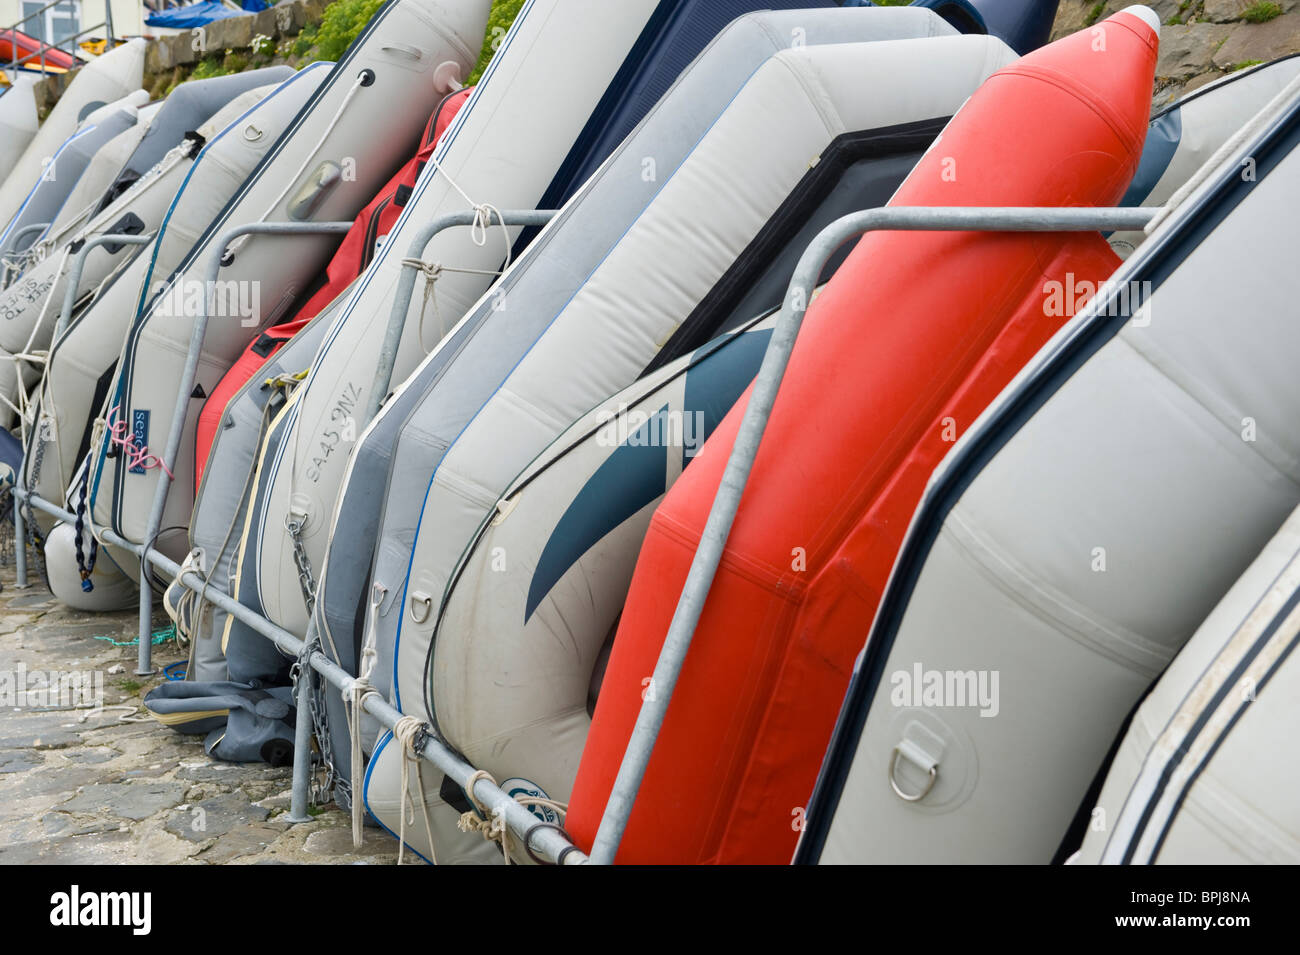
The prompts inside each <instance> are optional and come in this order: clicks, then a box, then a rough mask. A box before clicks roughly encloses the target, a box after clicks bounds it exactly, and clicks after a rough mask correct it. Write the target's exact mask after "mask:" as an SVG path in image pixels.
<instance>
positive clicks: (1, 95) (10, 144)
mask: <svg viewBox="0 0 1300 955" xmlns="http://www.w3.org/2000/svg"><path fill="white" fill-rule="evenodd" d="M5 75H7V76H8V77H9V85H8V86H7V87H5V88H4V89H0V169H5V170H12V169H13V168H14V166H15V164H16V163H17V162H18V158H19V157H20V156H21V155H22V154H23V151H24V150H25V149H26V148H27V144H28V143H30V142H31V141H32V137H34V136H35V135H36V130H37V129H38V128H40V121H39V120H38V119H37V117H36V97H35V96H34V95H33V93H32V89H33V87H35V86H36V84H37V83H38V82H40V77H38V76H34V75H33V74H31V73H19V74H17V75H16V76H15V75H13V74H5ZM7 175H8V173H6V176H7Z"/></svg>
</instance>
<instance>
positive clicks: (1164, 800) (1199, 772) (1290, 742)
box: [1070, 511, 1300, 865]
mask: <svg viewBox="0 0 1300 955" xmlns="http://www.w3.org/2000/svg"><path fill="white" fill-rule="evenodd" d="M1298 596H1300V511H1295V512H1292V514H1291V516H1290V517H1289V518H1288V519H1287V522H1286V523H1285V524H1283V525H1282V527H1281V529H1280V530H1279V531H1278V532H1277V534H1276V535H1275V536H1274V537H1273V539H1272V540H1271V541H1269V543H1268V545H1267V546H1266V547H1265V548H1264V550H1263V552H1262V553H1261V554H1260V555H1259V556H1258V557H1256V558H1255V561H1254V563H1252V564H1251V565H1250V567H1249V568H1248V569H1247V570H1246V572H1245V573H1244V574H1243V575H1242V576H1241V578H1240V579H1239V580H1238V581H1237V582H1236V583H1235V584H1234V585H1233V586H1232V589H1231V590H1229V591H1228V593H1227V594H1226V595H1225V596H1224V598H1223V599H1222V600H1221V601H1219V605H1218V606H1217V607H1215V608H1214V611H1213V612H1212V613H1211V614H1210V615H1209V616H1208V617H1206V619H1205V622H1204V623H1203V624H1201V626H1200V627H1199V628H1198V629H1197V631H1196V633H1195V634H1194V635H1193V636H1192V638H1191V639H1190V640H1188V641H1187V645H1186V646H1185V647H1183V649H1182V650H1181V651H1180V652H1179V654H1178V656H1177V657H1175V658H1174V661H1173V662H1172V663H1171V664H1170V665H1169V669H1168V670H1167V671H1166V672H1165V674H1164V676H1162V677H1161V678H1160V681H1159V682H1158V683H1156V685H1155V687H1154V688H1153V689H1152V691H1151V693H1150V695H1148V696H1147V698H1146V699H1145V700H1143V701H1142V705H1141V706H1139V707H1138V710H1137V713H1136V714H1134V716H1133V719H1132V721H1131V723H1130V725H1129V727H1128V731H1127V732H1126V733H1125V735H1124V741H1123V742H1122V743H1121V744H1120V746H1119V749H1118V750H1117V751H1116V754H1115V759H1114V761H1113V762H1112V764H1111V766H1110V770H1109V772H1108V774H1107V776H1106V782H1105V785H1104V786H1103V787H1102V790H1101V797H1100V799H1099V800H1098V802H1097V805H1096V806H1094V807H1092V810H1091V812H1090V814H1089V815H1090V819H1092V820H1097V822H1096V823H1094V824H1092V825H1090V826H1089V827H1088V832H1087V836H1086V837H1085V839H1084V842H1083V847H1082V848H1081V849H1080V851H1079V852H1078V853H1076V854H1075V855H1074V856H1073V857H1072V858H1071V859H1070V861H1071V862H1072V863H1075V864H1096V863H1102V864H1122V865H1153V864H1161V865H1179V864H1187V863H1194V864H1197V865H1205V864H1207V863H1208V864H1213V865H1243V864H1253V865H1286V864H1291V865H1294V864H1295V863H1296V862H1300V811H1298V810H1300V803H1297V801H1296V799H1295V798H1294V794H1295V788H1294V786H1293V785H1291V783H1292V780H1291V778H1290V777H1291V776H1293V775H1294V769H1293V768H1292V765H1291V763H1290V761H1289V760H1286V759H1278V758H1277V757H1278V754H1279V753H1286V752H1288V751H1291V750H1293V749H1294V747H1295V742H1294V737H1295V710H1296V701H1297V700H1300V667H1297V665H1296V664H1295V662H1294V661H1295V660H1296V659H1297V655H1296V654H1295V653H1294V652H1293V651H1294V650H1295V648H1296V644H1297V642H1300V639H1298V638H1300V621H1298V620H1297V615H1296V605H1297V603H1298V602H1300V601H1298V600H1297V597H1298ZM1103 824H1104V825H1103Z"/></svg>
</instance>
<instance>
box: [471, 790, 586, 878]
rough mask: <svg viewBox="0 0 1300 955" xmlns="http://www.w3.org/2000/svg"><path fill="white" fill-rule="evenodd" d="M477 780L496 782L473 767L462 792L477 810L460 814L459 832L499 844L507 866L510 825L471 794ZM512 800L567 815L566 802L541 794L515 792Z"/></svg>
mask: <svg viewBox="0 0 1300 955" xmlns="http://www.w3.org/2000/svg"><path fill="white" fill-rule="evenodd" d="M480 779H486V780H487V781H488V782H490V783H491V784H492V785H493V786H496V785H497V781H496V780H495V779H493V778H492V774H491V773H489V772H487V771H486V770H483V769H479V770H476V771H475V772H474V773H473V775H471V776H470V777H469V781H468V783H466V785H465V794H466V795H467V796H469V800H470V802H472V803H473V804H474V807H475V809H476V810H477V812H474V811H471V812H465V813H461V816H460V821H459V822H458V823H457V826H458V827H459V828H460V831H461V832H477V833H478V834H479V835H481V836H482V837H483V838H484V839H486V840H487V841H488V842H497V843H500V845H501V853H502V855H503V856H504V857H505V863H506V865H514V859H513V858H512V857H511V855H510V827H509V826H508V825H507V824H506V814H505V813H504V812H502V811H501V810H499V809H489V808H488V807H487V806H485V805H484V804H483V803H482V802H481V801H480V800H479V798H478V797H477V796H476V795H474V784H475V783H477V782H478V781H479V780H480ZM498 788H499V787H498ZM515 801H516V802H517V803H519V804H520V805H521V806H544V807H545V808H547V809H550V810H552V811H554V812H555V813H556V814H557V815H560V816H566V815H568V812H569V807H568V804H567V803H562V802H557V801H556V800H554V799H546V798H544V797H542V796H530V795H528V794H527V793H518V794H517V795H516V796H515Z"/></svg>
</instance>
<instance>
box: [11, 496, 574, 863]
mask: <svg viewBox="0 0 1300 955" xmlns="http://www.w3.org/2000/svg"><path fill="white" fill-rule="evenodd" d="M13 493H14V497H15V506H14V516H15V519H16V520H15V530H14V550H15V553H16V554H18V555H22V554H24V552H25V548H24V546H23V541H22V537H21V533H20V532H21V527H20V525H19V523H18V521H20V520H21V518H20V516H19V515H20V514H21V508H20V507H18V504H20V503H22V502H28V503H30V504H31V505H32V506H33V507H35V508H37V509H38V510H41V511H44V512H45V513H46V514H49V515H50V516H52V517H56V518H58V519H60V520H63V521H74V520H76V515H74V514H72V513H71V512H70V511H68V510H66V509H64V508H61V507H58V506H56V505H54V504H51V503H50V502H49V501H46V500H45V499H43V498H41V497H40V496H38V495H36V494H34V493H32V492H29V491H26V490H24V489H22V488H15V489H14V492H13ZM99 533H100V536H101V537H102V538H103V539H104V540H105V541H107V542H108V543H109V544H112V545H114V546H115V547H121V548H124V549H126V550H129V551H130V552H132V553H134V554H137V555H139V556H140V557H141V558H142V559H143V560H145V561H148V562H149V563H151V564H153V565H154V566H155V567H157V568H158V569H159V570H161V571H162V572H163V573H165V574H169V575H171V576H173V577H175V576H177V575H180V574H181V567H180V565H179V564H177V563H176V562H175V561H174V560H172V559H171V558H169V557H167V556H166V555H165V554H161V553H159V552H158V551H157V550H155V549H153V548H152V547H144V546H143V545H141V544H136V543H134V542H132V541H128V540H126V539H125V538H123V537H121V536H120V535H119V534H116V533H114V532H113V531H110V530H101V531H100V532H99ZM19 566H20V567H24V568H25V566H26V565H25V563H22V562H21V561H20V564H19ZM24 574H25V570H24ZM181 581H182V583H184V585H185V586H186V587H188V588H189V589H190V590H193V591H194V592H195V593H199V594H201V595H202V596H203V598H204V599H205V600H207V601H208V602H210V603H212V604H214V605H215V606H217V607H220V608H221V609H222V610H224V611H226V612H227V613H229V614H230V615H231V616H233V617H235V618H237V619H238V620H240V621H242V622H244V623H246V624H248V625H249V626H250V627H252V628H253V629H254V630H256V631H257V632H258V633H260V634H262V636H264V637H266V638H267V639H268V640H270V641H271V642H272V643H274V644H275V645H276V646H277V647H279V648H280V649H281V650H282V651H284V652H285V653H287V654H289V655H290V656H294V657H300V656H301V655H302V653H303V651H304V649H305V648H306V643H305V642H304V641H302V640H299V639H298V638H297V637H295V636H294V635H293V634H291V633H289V631H287V630H285V629H283V628H282V627H278V626H276V625H275V624H273V623H271V622H270V621H269V620H267V619H265V618H264V617H261V616H259V615H258V614H256V613H254V612H253V611H251V610H249V609H248V608H247V607H245V606H244V605H242V604H241V603H239V602H238V601H237V600H235V599H234V598H232V597H231V596H230V595H229V594H226V593H224V592H223V591H221V590H219V589H217V588H215V587H212V586H211V585H210V584H209V583H208V582H207V581H205V580H204V579H203V578H202V577H201V576H200V575H199V574H197V573H195V572H193V571H186V572H185V573H184V574H183V575H181ZM140 586H141V588H142V589H143V588H145V587H147V586H148V584H147V582H145V581H144V580H141V583H140ZM145 639H148V637H145ZM307 662H308V663H309V664H310V666H311V668H312V669H313V670H315V671H316V672H317V673H319V674H320V675H321V676H322V677H324V678H325V679H326V680H328V681H329V682H330V683H331V684H333V685H334V686H335V687H337V688H338V689H339V691H340V692H342V693H343V694H344V695H345V696H346V695H347V694H349V693H350V692H351V689H352V685H353V684H354V683H355V682H356V680H355V679H354V678H353V677H352V676H351V675H349V674H348V673H347V672H346V671H344V670H343V668H342V667H340V666H338V665H337V664H335V663H334V662H333V661H331V660H330V659H329V658H328V657H326V656H325V655H324V654H323V653H321V652H320V651H319V650H315V651H313V652H312V653H311V654H310V655H309V656H308V658H307ZM303 683H304V684H305V683H306V680H303ZM362 706H363V708H364V709H365V710H366V712H368V713H369V714H370V715H371V716H373V717H375V719H377V720H379V722H380V723H382V724H383V725H384V726H385V727H387V728H388V729H390V730H391V729H392V728H393V727H394V726H395V725H396V724H397V721H398V720H400V719H401V718H402V713H401V712H399V711H398V710H397V709H395V708H394V707H392V706H390V705H389V704H388V703H386V702H385V701H384V700H383V699H382V698H381V697H380V696H379V695H377V694H369V695H367V696H364V697H363V700H362ZM297 722H298V725H300V726H301V725H309V724H310V720H309V719H308V718H306V716H305V714H304V712H303V711H301V710H300V711H299V715H298V718H297ZM420 752H421V755H422V756H423V757H424V758H425V759H427V760H428V761H429V762H431V763H433V765H434V766H436V767H437V768H438V769H440V770H442V771H443V772H444V773H446V774H447V775H448V776H449V777H450V778H451V779H453V780H455V782H456V783H457V784H458V785H459V786H461V788H463V789H466V790H467V791H468V790H469V788H470V778H471V777H472V776H473V775H474V773H475V769H474V767H473V766H471V765H470V764H469V763H467V762H465V760H463V759H462V758H461V757H460V756H458V755H457V754H456V753H454V752H452V750H450V749H449V748H448V747H447V746H446V744H444V743H442V742H441V741H439V740H438V739H436V738H434V737H431V736H429V737H426V739H425V741H424V745H423V746H422V747H421V749H420ZM300 753H301V754H302V757H301V758H302V759H303V760H310V754H309V753H308V752H307V751H306V749H305V748H302V749H299V748H298V747H297V746H295V748H294V763H295V768H296V766H297V764H298V760H299V754H300ZM473 794H474V798H475V799H477V800H478V801H479V803H480V804H482V805H483V806H486V807H488V809H489V810H490V811H491V812H493V813H500V814H501V816H502V817H503V818H504V820H505V823H506V825H508V826H509V827H510V829H511V830H512V832H513V833H514V834H515V835H516V836H517V837H518V838H519V839H521V840H522V839H527V840H528V845H529V846H531V848H532V849H533V850H534V851H535V852H537V853H538V854H539V855H540V856H543V857H544V858H547V859H549V860H551V861H554V862H562V863H563V864H565V865H579V864H581V863H584V862H586V861H587V856H586V855H585V854H584V853H583V852H582V851H580V850H579V849H577V848H576V847H575V846H574V845H573V844H572V843H571V842H570V841H569V840H568V839H567V838H566V837H565V836H564V835H563V834H562V833H561V832H559V831H558V830H556V829H555V828H553V827H543V826H539V825H538V819H537V817H536V816H534V815H533V814H532V813H531V812H529V811H528V810H527V809H525V808H524V806H523V805H522V804H521V803H520V802H519V801H518V800H516V799H514V798H513V797H511V796H510V795H509V794H507V793H506V792H505V791H504V790H502V789H501V788H500V787H499V786H495V785H493V784H492V783H491V782H489V781H488V780H486V779H483V778H479V779H476V780H475V781H474V786H473ZM299 798H300V794H299V793H298V792H297V791H296V789H295V793H294V806H293V808H291V810H290V817H291V818H297V820H298V821H305V820H306V819H309V818H310V817H309V816H308V815H307V814H306V812H305V808H306V806H305V796H303V797H302V799H303V800H304V801H302V802H299Z"/></svg>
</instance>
